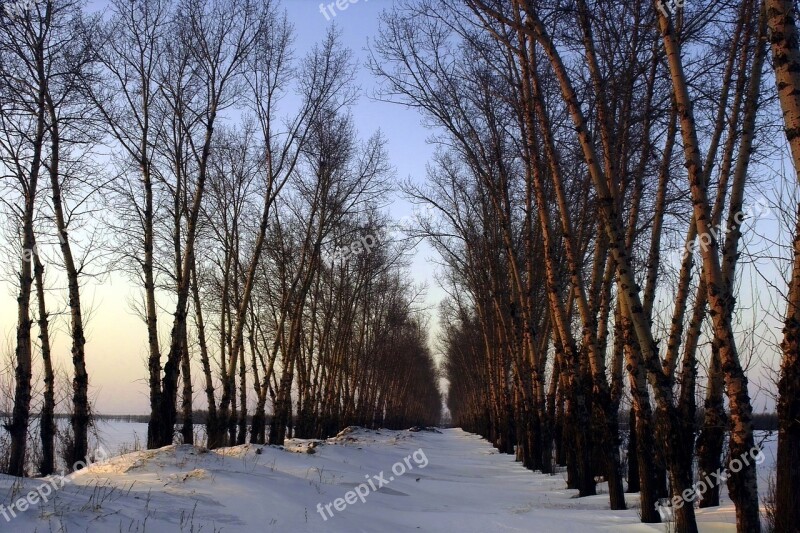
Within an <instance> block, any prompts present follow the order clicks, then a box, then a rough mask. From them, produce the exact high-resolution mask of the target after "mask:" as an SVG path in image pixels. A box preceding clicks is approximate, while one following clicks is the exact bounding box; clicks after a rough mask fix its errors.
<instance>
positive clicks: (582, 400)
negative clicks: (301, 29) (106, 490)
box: [0, 0, 800, 533]
mask: <svg viewBox="0 0 800 533" xmlns="http://www.w3.org/2000/svg"><path fill="white" fill-rule="evenodd" d="M797 16H798V8H797V5H796V2H793V1H791V0H715V1H712V0H686V1H685V2H680V1H668V0H548V1H544V0H397V1H395V2H393V3H392V4H391V5H389V4H388V3H387V6H386V10H385V12H384V14H383V16H382V17H381V23H380V27H379V28H376V31H375V36H376V37H375V38H374V39H373V40H371V42H370V45H369V48H368V56H369V59H368V64H367V68H368V69H369V70H370V71H371V74H372V75H374V77H375V79H376V80H377V84H378V87H379V89H378V90H377V92H376V94H374V95H373V96H374V97H375V98H377V99H381V100H384V101H386V102H391V103H395V104H399V105H403V106H406V107H407V108H409V109H412V110H414V111H415V112H418V113H421V114H422V115H423V117H424V122H425V124H426V125H427V126H430V128H431V138H432V141H433V142H434V144H435V145H436V148H437V149H436V153H435V157H434V158H433V160H432V161H430V163H429V165H428V176H427V179H425V180H422V179H415V180H409V181H408V182H406V183H404V184H403V187H402V188H403V193H404V194H405V195H406V197H407V198H409V199H410V200H411V201H412V202H414V203H416V204H418V205H419V206H420V207H424V209H421V210H420V212H421V213H424V214H423V215H420V216H418V217H417V220H416V221H415V224H413V225H412V227H410V228H406V231H407V232H409V233H410V237H411V238H410V239H398V238H396V237H395V232H394V231H393V228H394V224H393V223H392V222H391V221H390V220H388V219H387V217H386V215H385V213H384V212H383V211H384V207H385V205H386V203H387V201H388V198H389V195H390V192H391V190H392V189H393V183H392V182H393V180H394V175H393V170H392V166H391V162H390V161H389V160H388V156H387V151H386V141H385V139H384V138H383V137H382V135H381V134H380V133H375V134H373V135H372V136H370V137H367V138H363V137H361V136H360V135H359V132H357V131H356V128H355V126H354V123H353V119H352V116H351V113H350V109H351V108H352V106H353V105H355V104H356V101H357V99H358V98H359V96H360V95H359V88H358V86H357V84H356V81H355V80H356V72H357V69H358V68H359V65H357V64H356V62H355V61H354V59H353V56H352V54H351V52H350V51H349V50H347V49H346V47H344V46H342V42H341V36H340V34H339V33H338V30H336V29H335V26H334V27H333V28H332V29H331V30H330V32H329V33H328V34H327V35H325V36H324V37H323V38H322V40H321V41H320V42H319V43H318V44H317V45H316V46H315V47H314V48H313V49H312V50H310V51H309V52H308V53H307V54H305V55H301V54H298V53H296V52H295V50H294V43H293V30H292V27H291V25H290V24H289V23H288V22H287V20H286V18H285V15H284V14H283V12H282V10H281V7H280V6H279V5H278V4H277V3H276V2H272V1H269V0H266V1H265V0H241V1H235V0H137V1H129V0H111V1H110V3H109V5H108V8H107V10H106V11H105V12H104V13H103V14H102V15H94V14H91V13H90V12H89V11H87V9H86V6H85V5H84V3H83V2H80V1H77V0H42V1H40V2H36V3H34V4H33V5H31V6H30V8H29V9H27V10H23V11H22V12H15V13H10V12H6V13H0V200H1V201H0V209H2V213H3V219H4V220H3V231H4V236H5V237H7V241H8V242H9V243H10V244H9V245H8V246H7V248H8V250H6V253H5V255H7V256H8V257H9V258H10V263H11V264H13V272H11V273H10V275H9V273H7V272H4V274H6V277H10V278H12V282H13V283H14V285H15V290H16V291H17V293H18V297H17V300H16V303H17V315H18V319H17V327H16V330H15V337H14V339H13V344H14V346H13V354H11V356H12V358H13V362H12V363H11V365H12V366H13V379H11V382H12V383H11V385H9V386H10V387H11V389H13V390H12V391H11V392H10V395H11V396H10V400H9V401H10V405H9V411H10V414H9V417H8V420H7V421H6V423H5V425H4V428H5V433H4V435H3V438H7V441H8V451H7V453H4V454H3V455H2V456H0V469H2V471H3V472H6V473H9V474H12V475H15V476H22V475H26V474H30V473H40V474H49V473H52V472H53V471H54V469H55V467H56V464H57V463H58V462H59V461H62V462H64V463H66V464H73V463H74V462H76V461H77V460H79V459H81V458H83V457H84V456H85V455H86V454H87V453H88V452H89V437H88V433H89V430H90V427H91V424H92V417H91V415H92V413H91V403H90V395H89V390H90V389H89V383H90V381H89V377H90V372H91V360H92V354H91V353H90V349H88V348H87V340H86V335H85V333H84V331H85V328H86V326H87V322H88V320H89V319H88V317H89V316H90V312H89V309H88V308H87V306H88V305H89V303H88V302H87V301H86V297H85V294H84V291H82V288H84V287H85V286H86V284H87V283H88V282H89V280H90V279H92V278H95V277H102V276H104V275H106V274H107V272H109V271H114V272H115V273H116V274H122V275H125V276H126V277H127V279H128V280H130V282H131V283H133V284H135V286H136V287H137V289H138V290H139V291H140V294H141V299H140V301H137V302H136V312H137V313H138V315H139V316H140V317H141V320H142V330H141V333H142V344H143V346H144V347H145V350H146V360H147V367H146V369H143V375H144V376H145V377H146V382H147V385H148V391H149V403H150V416H149V422H148V437H147V446H148V447H149V448H158V447H162V446H166V445H170V444H172V443H174V442H176V441H180V442H184V443H194V442H195V439H196V438H197V434H196V425H197V424H195V420H194V419H193V413H194V412H195V409H196V408H197V409H202V410H203V411H205V414H204V417H203V418H204V422H205V431H204V434H205V439H206V440H205V443H206V444H207V446H208V447H210V448H217V447H222V446H228V445H235V444H243V443H245V442H252V443H256V444H263V443H270V444H281V443H283V441H284V439H285V438H287V437H292V436H296V437H308V438H312V437H313V438H321V437H326V436H329V435H332V434H335V433H337V432H338V431H340V430H341V429H342V428H344V427H346V426H348V425H351V424H357V425H363V426H369V427H388V428H404V427H408V426H411V425H433V424H435V423H437V422H438V420H439V415H440V410H441V399H440V393H439V390H438V384H439V372H438V369H437V366H436V364H435V363H434V359H433V356H432V354H431V353H430V350H429V348H428V345H429V339H428V333H427V327H428V324H427V322H426V316H425V314H424V313H422V312H420V309H419V297H420V295H419V294H418V292H417V289H415V288H414V286H413V284H412V283H411V282H410V276H409V274H408V259H407V258H408V253H409V243H413V242H415V241H417V240H421V239H425V240H427V241H428V242H429V243H430V244H431V246H432V247H433V248H434V249H435V251H436V252H437V253H438V256H439V257H440V261H441V265H442V268H441V270H440V272H439V274H440V281H441V283H442V286H443V288H444V289H445V291H447V293H448V298H447V299H446V300H445V301H444V302H443V303H442V305H441V309H440V311H441V315H440V316H441V332H440V339H439V341H440V346H441V349H442V364H441V367H442V368H441V370H442V371H443V372H442V373H443V374H444V376H445V377H446V378H447V380H448V381H449V390H448V391H447V407H448V408H449V411H450V414H451V417H452V421H453V422H454V424H455V425H458V426H461V427H463V428H464V429H466V430H468V431H472V432H475V433H478V434H480V435H482V436H483V437H485V438H486V439H488V440H489V441H490V442H492V444H493V445H494V446H495V447H496V448H497V449H498V450H500V451H502V452H505V453H509V454H515V455H516V458H517V459H518V460H519V461H521V462H522V463H523V464H524V465H525V466H526V467H527V468H529V469H531V470H538V471H541V472H543V473H548V474H552V473H555V472H557V471H558V469H559V468H560V467H565V469H566V473H567V485H568V486H569V488H571V489H576V490H577V492H578V495H579V496H581V497H583V496H591V495H595V494H597V492H598V484H599V483H600V482H601V481H602V482H604V483H607V487H608V489H607V491H608V498H609V505H610V507H611V509H625V508H626V507H627V505H628V502H626V492H628V493H634V492H638V493H639V494H640V502H641V505H640V516H641V519H642V521H643V522H646V523H656V522H660V521H661V520H662V513H660V512H659V510H658V507H659V504H661V503H662V502H664V501H667V500H671V499H672V498H675V497H681V495H683V496H682V497H683V498H686V496H685V495H687V494H689V495H690V496H691V499H692V500H697V501H698V502H699V503H697V505H699V506H700V507H714V506H718V505H719V504H720V497H721V493H722V494H725V490H726V489H727V491H728V493H729V494H730V498H731V499H732V501H733V503H734V505H735V510H736V523H737V529H738V531H741V532H748V533H750V532H758V531H761V530H762V529H763V528H764V525H763V524H764V523H766V524H767V527H769V528H771V529H773V530H774V531H778V532H792V531H797V530H798V524H800V354H799V353H798V352H799V351H800V202H798V200H797V198H798V194H797V190H798V189H797V186H798V185H800V33H799V30H798V27H797ZM786 154H790V155H786ZM788 162H790V163H791V165H789V164H788ZM781 165H784V166H785V168H783V167H782V166H781ZM781 179H783V180H784V182H783V183H782V184H781V185H780V187H779V189H780V190H781V191H788V192H785V193H784V194H783V195H782V196H781V195H779V196H778V197H775V198H772V204H773V205H772V206H771V207H772V208H773V209H774V210H775V212H777V213H779V214H780V216H779V217H778V218H779V224H778V226H779V227H777V228H775V229H774V231H775V232H778V231H784V232H785V233H786V234H791V236H792V240H791V242H790V243H789V244H788V245H785V242H783V241H782V240H781V238H779V236H778V235H771V236H768V239H771V241H770V242H772V243H773V244H774V246H772V247H771V248H770V249H769V250H768V252H767V253H766V255H767V259H769V260H770V261H772V262H773V264H777V265H779V266H778V267H777V268H774V269H773V270H771V271H767V270H766V269H765V272H767V273H766V274H764V277H766V278H769V279H766V280H761V281H763V282H764V283H762V284H761V285H760V286H762V287H763V286H764V285H767V286H769V288H770V290H771V291H772V292H771V293H770V294H778V295H779V296H780V298H778V299H776V301H772V302H771V303H770V304H769V305H770V306H771V308H770V310H769V312H772V313H773V314H774V315H776V316H779V317H780V322H781V326H782V330H781V331H779V332H778V335H779V336H780V339H778V342H779V346H776V347H767V346H766V344H767V341H765V340H764V339H763V338H755V337H756V335H755V334H754V331H755V329H756V328H757V326H753V328H750V329H748V326H747V325H746V324H745V322H746V320H745V319H743V318H742V317H743V316H748V317H751V318H753V320H754V321H756V322H762V321H763V319H762V317H761V314H762V313H765V311H764V309H763V308H762V307H761V306H760V304H759V305H757V304H756V303H754V302H753V301H752V300H753V294H752V293H753V292H756V291H757V290H758V289H757V288H755V287H754V286H752V285H753V284H752V283H751V285H750V286H748V283H747V280H745V279H744V274H743V272H746V271H747V269H748V268H751V269H752V268H757V267H758V265H757V266H754V265H756V263H758V261H757V259H756V258H754V257H753V255H751V254H752V251H751V250H749V249H748V243H749V242H750V240H751V238H752V234H753V233H754V231H755V230H754V225H755V220H753V219H754V218H755V216H757V214H758V213H757V210H754V205H753V204H754V202H753V199H754V194H753V193H754V192H755V191H758V190H759V188H760V187H762V186H763V185H764V183H765V182H771V183H774V182H778V181H780V180H781ZM754 213H755V215H754ZM345 247H346V248H347V249H348V252H346V253H338V252H337V250H342V249H343V248H345ZM45 259H46V260H45ZM759 265H760V264H759ZM781 274H783V277H782V276H781ZM770 276H771V277H770ZM748 290H749V291H750V293H748ZM56 294H59V295H61V300H59V299H58V298H56V296H55V295H56ZM63 295H66V296H65V297H64V296H63ZM62 300H66V302H67V305H66V309H64V310H61V311H60V312H58V315H59V318H58V320H59V321H61V322H63V323H64V324H66V325H67V330H68V332H69V340H70V346H71V352H70V355H71V359H70V361H71V366H70V369H69V378H68V379H69V382H70V383H71V386H70V387H69V391H68V394H64V393H63V392H60V391H59V390H58V388H59V387H58V386H57V385H58V376H57V369H55V368H54V364H53V353H52V352H53V346H52V342H51V329H52V322H53V319H52V314H53V313H55V312H56V311H55V310H56V309H57V308H58V307H59V302H60V301H62ZM754 338H755V340H754ZM90 347H91V345H90V344H89V348H90ZM773 349H774V352H775V353H776V354H778V355H776V358H775V360H774V361H772V360H770V359H769V358H768V357H767V358H764V359H763V360H759V356H761V355H763V353H762V352H768V351H769V350H773ZM755 360H758V362H759V363H762V364H764V365H766V367H767V369H768V370H771V371H773V372H774V376H775V381H776V384H775V387H774V392H775V393H776V395H777V396H776V405H777V411H778V419H779V433H778V456H777V468H776V472H775V481H774V489H773V491H772V492H774V494H770V495H765V494H759V488H758V485H757V471H756V466H757V464H756V460H755V457H756V456H757V454H758V452H759V446H760V443H759V442H758V441H757V439H756V438H755V436H754V428H753V404H754V401H753V398H752V396H751V394H752V392H753V389H754V387H752V386H751V385H752V384H751V383H750V380H751V379H752V377H753V376H752V366H753V363H754V361H755ZM34 376H37V378H36V379H34ZM38 376H41V377H40V378H39V377H38ZM37 380H38V381H39V382H36V381H37ZM59 398H61V399H59ZM198 400H199V401H198ZM196 404H197V405H196ZM58 411H68V412H69V428H68V429H67V430H66V433H65V434H62V435H61V439H58V438H57V436H58V434H59V433H64V431H63V430H60V429H59V428H58V427H57V424H56V418H57V417H56V414H57V412H58ZM628 412H629V415H627V416H629V418H628V420H627V421H623V423H621V414H622V413H626V414H627V413H628ZM34 422H36V423H35V424H34ZM625 422H626V423H625ZM34 427H35V428H36V431H35V434H34V432H33V431H32V428H34ZM57 440H61V442H60V446H61V449H62V450H63V452H64V453H63V457H61V458H59V457H57V455H58V454H57V450H58V449H59V447H58V443H57ZM2 442H3V441H0V443H2ZM33 446H37V447H38V448H39V449H40V450H41V452H40V453H38V452H37V455H36V457H37V463H38V464H35V465H33V466H31V448H32V447H33ZM745 457H746V458H749V460H747V461H740V463H741V468H738V469H729V475H728V477H727V479H726V480H725V482H724V483H725V485H723V486H720V484H719V483H710V484H708V485H707V486H705V485H704V488H705V490H703V491H698V492H699V493H698V494H694V489H693V487H695V486H696V483H697V482H698V481H700V480H706V479H710V478H711V477H713V475H714V473H717V472H720V471H722V470H723V469H727V468H728V467H729V465H731V464H732V463H731V461H733V460H737V459H738V458H745ZM760 502H762V503H763V502H766V503H767V507H768V508H769V509H768V513H767V515H768V520H764V513H763V512H762V509H760ZM671 512H672V513H673V515H674V528H675V530H676V531H680V532H689V533H693V532H696V531H698V527H697V520H696V517H695V504H694V503H690V504H686V505H680V506H678V505H675V506H672V507H671Z"/></svg>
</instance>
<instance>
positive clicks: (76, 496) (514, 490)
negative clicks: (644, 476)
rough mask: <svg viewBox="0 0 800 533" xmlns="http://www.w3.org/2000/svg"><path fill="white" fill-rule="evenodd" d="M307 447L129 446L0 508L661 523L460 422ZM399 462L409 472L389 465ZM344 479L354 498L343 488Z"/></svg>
mask: <svg viewBox="0 0 800 533" xmlns="http://www.w3.org/2000/svg"><path fill="white" fill-rule="evenodd" d="M307 447H308V441H290V442H288V443H287V447H286V449H279V448H273V447H266V448H263V449H261V450H259V447H254V446H239V447H235V448H229V449H226V450H221V451H220V452H219V453H208V452H206V453H201V452H200V451H199V450H197V449H195V448H193V447H188V446H181V447H174V446H173V447H168V448H164V449H162V450H155V451H148V452H136V453H132V454H128V455H125V456H122V457H118V458H115V459H111V460H110V461H109V462H107V463H105V464H100V465H95V466H93V467H91V468H90V469H88V470H87V471H83V472H81V473H80V474H78V475H76V476H75V478H74V479H73V480H70V481H69V482H68V483H66V484H65V485H64V487H63V488H61V489H60V490H58V491H55V492H54V493H53V494H51V495H49V497H48V501H47V502H46V503H42V502H38V503H37V504H35V505H33V506H32V507H31V508H30V509H28V510H27V511H26V512H24V513H21V512H19V511H18V510H17V512H16V515H17V516H16V518H14V517H11V522H7V521H6V520H5V519H4V518H3V516H2V515H0V531H14V532H21V533H27V532H42V533H43V532H64V533H72V532H91V533H95V532H97V533H105V532H109V531H125V532H141V533H144V532H147V533H175V532H194V533H197V532H201V531H202V532H209V533H215V532H225V533H228V532H264V531H267V532H271V531H275V532H328V531H330V532H417V531H424V532H429V531H432V532H435V531H441V532H481V533H489V532H516V531H519V532H522V531H524V532H537V531H542V532H560V531H568V532H569V531H576V532H584V531H630V532H654V531H655V532H661V531H664V526H663V525H655V526H646V525H643V524H641V523H639V520H638V514H637V510H636V508H635V507H636V506H637V504H638V503H637V498H636V495H627V500H628V504H629V506H630V507H631V509H630V510H628V511H609V510H608V497H607V495H605V494H601V495H598V496H595V497H591V498H582V499H576V498H574V491H567V490H564V486H565V483H564V478H563V475H560V474H559V475H556V476H544V475H541V474H534V473H532V472H530V471H527V470H525V469H524V468H523V467H522V466H520V465H519V464H517V463H515V462H514V461H513V460H512V458H511V457H510V456H507V455H501V454H498V453H496V451H495V450H494V449H492V448H491V447H490V446H489V445H488V444H487V443H486V442H485V441H483V440H481V439H480V438H478V437H477V436H475V435H471V434H468V433H465V432H463V431H461V430H457V429H451V430H442V433H433V432H416V433H411V432H407V431H380V432H374V431H368V430H357V431H355V432H353V433H350V434H347V435H343V436H340V437H337V438H335V439H329V440H328V441H327V442H325V443H323V444H320V445H318V446H317V447H316V448H315V450H314V451H315V453H313V454H308V453H305V452H306V449H307ZM259 451H260V452H261V453H258V452H259ZM397 463H399V464H400V465H402V468H401V467H399V466H395V465H396V464H397ZM393 466H395V472H392V468H393ZM401 470H406V472H405V473H403V474H402V475H395V473H397V472H400V471H401ZM381 472H383V474H382V475H381ZM379 478H380V480H379ZM368 479H369V481H368ZM370 482H371V486H370ZM384 482H385V484H384V486H382V487H381V486H380V485H381V484H383V483H384ZM12 484H13V481H12V479H11V478H8V477H4V476H0V502H2V503H4V504H5V505H6V507H8V506H9V505H10V504H11V502H14V501H18V500H19V498H21V497H24V496H25V494H26V493H27V492H28V491H31V490H36V488H37V487H40V486H41V484H42V481H41V480H27V481H25V483H24V487H19V486H17V487H16V488H15V489H14V488H13V487H12ZM601 487H602V486H601ZM373 488H374V489H377V490H376V491H373ZM12 489H13V490H12ZM350 491H352V496H350V497H349V500H350V502H353V501H354V503H350V502H348V501H346V500H345V498H348V492H350ZM356 491H360V492H361V494H362V495H363V499H364V501H363V503H362V501H361V499H360V498H358V495H357V494H356ZM338 498H341V500H340V501H339V502H338V504H337V503H336V500H337V499H338ZM318 505H319V506H318ZM326 505H328V509H329V511H325V506H326ZM337 505H338V507H339V508H340V509H343V510H338V511H337ZM23 506H24V505H23ZM319 509H322V511H321V512H322V514H325V516H326V519H323V517H322V516H321V514H320V512H319ZM331 514H333V515H334V516H333V517H330V515H331ZM9 516H10V515H9ZM700 519H701V521H702V522H703V524H702V526H703V528H702V529H703V530H704V531H726V530H731V531H732V530H733V529H732V528H731V527H730V526H728V525H727V524H725V525H723V524H721V523H712V521H715V520H720V521H722V522H728V521H729V520H731V519H732V515H731V513H730V509H725V510H723V511H720V510H712V513H710V514H708V513H707V514H701V517H700Z"/></svg>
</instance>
